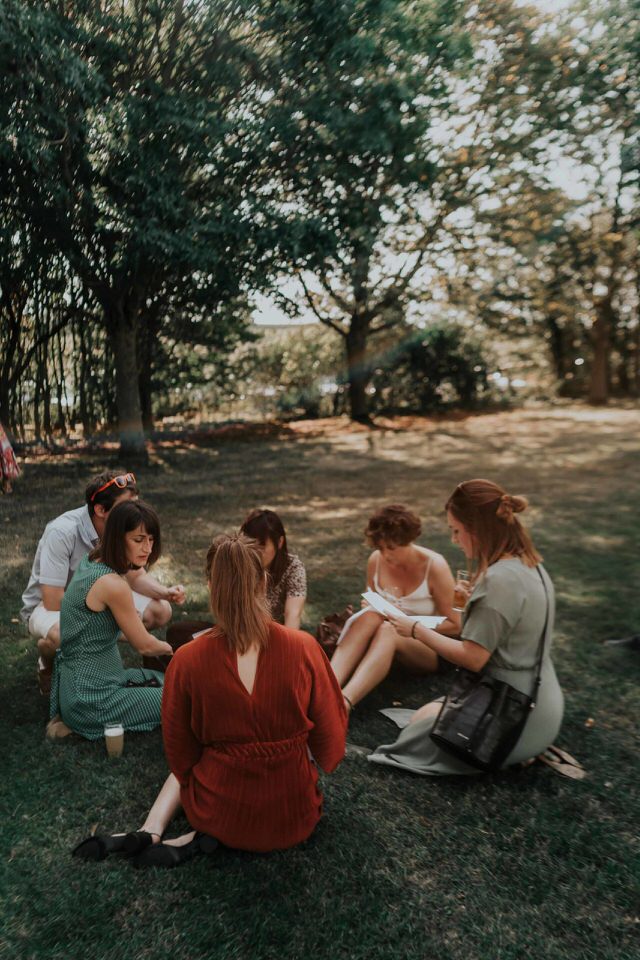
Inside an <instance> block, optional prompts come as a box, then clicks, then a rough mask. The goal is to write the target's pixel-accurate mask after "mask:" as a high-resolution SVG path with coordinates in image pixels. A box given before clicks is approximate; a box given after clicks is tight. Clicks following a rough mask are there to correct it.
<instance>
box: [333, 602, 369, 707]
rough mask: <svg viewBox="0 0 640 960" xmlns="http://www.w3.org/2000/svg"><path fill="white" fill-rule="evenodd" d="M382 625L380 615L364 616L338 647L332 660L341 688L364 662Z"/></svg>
mask: <svg viewBox="0 0 640 960" xmlns="http://www.w3.org/2000/svg"><path fill="white" fill-rule="evenodd" d="M380 623H381V617H380V615H379V614H378V613H373V612H372V613H369V612H367V613H365V614H363V616H361V617H358V619H357V620H356V622H355V623H354V624H352V626H351V627H350V629H349V631H348V632H347V634H346V636H345V637H344V638H343V640H342V641H341V643H340V644H339V645H338V646H337V647H336V650H335V653H334V654H333V656H332V658H331V666H332V668H333V672H334V673H335V675H336V678H337V680H338V683H339V684H340V686H343V685H344V684H345V683H346V681H347V680H348V679H349V677H350V676H351V674H352V673H353V671H354V670H355V668H356V667H357V666H358V664H359V663H360V661H361V660H362V658H363V656H364V654H365V653H366V650H367V647H368V646H369V644H370V642H371V639H372V637H373V635H374V634H375V632H376V630H377V629H378V627H379V626H380ZM347 696H348V694H347Z"/></svg>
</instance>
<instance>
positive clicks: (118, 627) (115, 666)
mask: <svg viewBox="0 0 640 960" xmlns="http://www.w3.org/2000/svg"><path fill="white" fill-rule="evenodd" d="M160 549H161V546H160V525H159V522H158V517H157V514H156V512H155V511H154V510H153V509H152V508H151V507H149V506H148V505H147V504H145V503H142V502H141V501H139V500H127V501H124V502H122V503H118V504H116V506H114V507H113V508H112V509H111V511H110V512H109V515H108V519H107V523H106V527H105V530H104V535H103V537H102V541H101V543H100V544H99V545H98V546H97V547H96V548H95V550H93V551H92V552H91V553H90V554H89V556H88V557H85V558H84V559H83V560H82V561H81V562H80V565H79V567H78V569H77V570H76V572H75V574H74V576H73V579H72V581H71V583H70V584H69V586H68V587H67V589H66V591H65V594H64V597H63V599H62V605H61V607H60V635H61V642H60V649H59V650H58V652H57V654H56V658H55V661H54V673H53V682H52V687H51V707H50V712H51V717H52V723H54V721H55V722H56V725H57V724H59V723H60V722H62V723H63V724H66V726H67V727H68V728H69V729H70V730H73V731H74V732H75V733H79V734H80V736H82V737H86V738H87V739H88V740H97V739H99V738H100V737H102V736H103V735H104V728H105V725H106V724H111V723H117V724H122V726H123V727H124V728H125V730H153V728H154V727H157V726H159V725H160V703H161V700H162V683H163V680H164V674H162V673H156V672H155V671H153V670H143V669H140V668H134V669H128V670H125V668H124V666H123V664H122V659H121V657H120V651H119V650H118V636H119V635H120V631H122V632H123V633H124V634H125V636H126V638H127V640H128V641H129V643H130V644H131V645H132V646H133V647H134V648H135V649H136V650H137V651H138V652H139V653H141V654H147V655H149V656H159V655H160V654H171V653H172V649H171V647H170V645H169V644H168V643H165V642H164V641H162V640H158V639H157V638H156V637H154V636H153V634H151V633H149V632H148V631H147V630H146V629H145V627H144V625H143V623H142V620H141V619H140V617H139V616H138V614H137V612H136V609H135V606H134V603H133V595H132V593H131V587H130V586H129V584H128V583H127V581H126V580H125V579H124V576H123V574H125V573H126V572H127V571H128V570H130V569H132V568H140V567H147V566H148V565H151V564H152V563H154V562H155V561H156V560H157V559H158V557H159V556H160ZM128 682H133V683H134V684H136V683H137V684H141V683H145V682H146V683H151V684H155V685H154V686H130V687H129V686H127V683H128Z"/></svg>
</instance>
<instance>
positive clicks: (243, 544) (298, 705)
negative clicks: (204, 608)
mask: <svg viewBox="0 0 640 960" xmlns="http://www.w3.org/2000/svg"><path fill="white" fill-rule="evenodd" d="M207 576H208V580H209V589H210V596H211V608H212V610H213V613H214V616H215V618H216V620H217V626H215V627H213V628H212V629H211V630H210V631H208V632H207V633H205V634H203V635H201V636H199V637H197V638H196V639H195V640H193V641H192V642H191V643H189V644H187V645H185V646H184V647H181V648H180V649H179V650H178V651H177V652H176V654H175V655H174V658H173V661H172V662H171V664H170V666H169V668H168V670H167V672H166V675H165V683H164V692H163V698H162V728H163V738H164V746H165V753H166V756H167V760H168V763H169V767H170V768H171V774H170V775H169V777H168V779H167V780H166V781H165V784H164V786H163V787H162V789H161V791H160V793H159V795H158V797H157V799H156V801H155V803H154V805H153V807H152V808H151V810H150V811H149V814H148V816H147V819H146V821H145V823H144V824H143V826H142V828H141V829H140V830H139V831H137V832H136V833H131V834H126V835H125V834H120V835H116V836H98V837H90V838H88V840H85V841H84V842H83V843H82V844H80V846H79V847H77V848H76V850H75V851H74V853H75V854H76V855H77V856H82V857H85V858H87V859H102V858H103V857H104V856H106V855H107V854H108V853H112V852H121V853H125V854H129V855H133V854H135V859H134V864H135V865H136V866H168V867H172V866H177V865H178V864H180V863H183V862H184V861H185V860H188V859H190V858H191V857H193V856H195V855H197V854H199V853H210V852H213V850H214V849H215V847H216V846H217V843H218V842H221V843H224V844H225V845H227V846H229V847H234V848H237V849H241V850H252V851H268V850H280V849H284V848H286V847H292V846H294V845H295V844H297V843H300V842H301V841H303V840H306V838H307V837H308V836H309V835H310V834H311V833H312V832H313V830H314V828H315V826H316V824H317V823H318V820H319V819H320V816H321V813H322V794H321V793H320V791H319V789H318V773H317V769H316V763H317V764H318V765H319V766H320V767H322V769H323V770H325V771H327V772H330V771H331V770H333V769H335V767H336V766H337V765H338V764H339V763H340V761H341V760H342V758H343V756H344V749H345V734H346V726H347V715H346V710H345V707H344V702H343V699H342V694H341V692H340V687H339V686H338V683H337V681H336V679H335V677H334V675H333V671H332V670H331V667H330V666H329V662H328V660H327V659H326V657H325V655H324V653H323V652H322V650H321V648H320V646H319V645H318V643H317V642H316V641H315V640H314V639H313V638H312V637H311V636H309V634H307V633H303V632H301V631H299V630H292V629H289V628H287V627H283V626H281V625H280V624H277V623H274V622H273V621H271V619H270V616H269V607H268V604H267V602H266V598H265V577H264V571H263V568H262V562H261V553H260V549H259V545H258V544H257V543H256V542H255V541H253V540H249V539H248V538H247V537H244V536H242V535H240V536H227V535H223V536H220V537H217V538H216V539H215V540H214V542H213V543H212V545H211V547H210V549H209V553H208V555H207ZM314 761H315V762H314ZM180 805H182V807H183V808H184V811H185V814H186V816H187V819H188V821H189V823H190V825H191V826H192V827H193V828H194V829H193V831H192V832H191V833H188V834H185V835H184V836H182V837H177V838H176V839H175V840H169V841H166V842H162V836H163V834H164V831H165V829H166V827H167V826H168V824H169V821H170V820H171V818H172V816H173V815H174V813H175V812H176V810H177V809H178V807H179V806H180Z"/></svg>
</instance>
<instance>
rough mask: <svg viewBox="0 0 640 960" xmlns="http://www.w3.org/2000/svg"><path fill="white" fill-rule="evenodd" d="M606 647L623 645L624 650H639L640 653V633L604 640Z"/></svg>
mask: <svg viewBox="0 0 640 960" xmlns="http://www.w3.org/2000/svg"><path fill="white" fill-rule="evenodd" d="M604 645H605V647H621V648H622V649H624V650H637V651H638V652H639V653H640V633H636V634H634V635H633V636H632V637H620V638H619V639H618V638H613V639H611V640H605V641H604Z"/></svg>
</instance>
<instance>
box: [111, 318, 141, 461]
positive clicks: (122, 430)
mask: <svg viewBox="0 0 640 960" xmlns="http://www.w3.org/2000/svg"><path fill="white" fill-rule="evenodd" d="M110 321H111V322H110V323H109V330H110V332H111V340H112V344H113V355H114V363H115V368H116V404H117V410H118V433H119V435H120V455H121V456H122V457H123V458H126V459H127V460H128V461H132V460H136V461H138V462H139V461H143V462H144V461H146V459H147V451H146V447H145V438H144V430H143V427H142V410H141V406H140V390H139V387H138V362H137V359H136V317H134V316H132V315H130V314H129V313H127V312H126V311H125V310H124V309H123V306H122V304H118V305H117V306H116V308H115V309H114V311H113V314H112V316H111V317H110Z"/></svg>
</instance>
